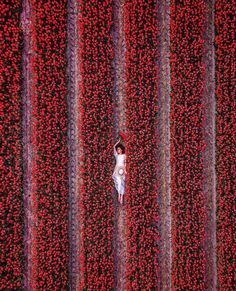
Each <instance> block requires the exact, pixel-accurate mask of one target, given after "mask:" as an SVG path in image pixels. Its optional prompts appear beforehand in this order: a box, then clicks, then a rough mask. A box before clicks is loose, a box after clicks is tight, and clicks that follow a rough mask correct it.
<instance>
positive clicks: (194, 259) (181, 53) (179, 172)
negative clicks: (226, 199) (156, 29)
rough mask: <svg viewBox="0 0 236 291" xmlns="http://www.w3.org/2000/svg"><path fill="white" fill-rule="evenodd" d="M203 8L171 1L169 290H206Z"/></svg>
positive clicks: (199, 2)
mask: <svg viewBox="0 0 236 291" xmlns="http://www.w3.org/2000/svg"><path fill="white" fill-rule="evenodd" d="M204 21H205V3H204V1H203V0H197V1H194V2H191V3H190V2H189V1H181V2H180V1H175V0H173V1H171V4H170V52H171V53H170V68H171V111H170V121H171V152H170V154H171V201H172V205H171V206H172V210H171V211H172V288H173V290H205V289H206V254H205V248H204V237H205V223H206V205H205V197H204V193H203V156H202V154H203V150H204V148H205V140H204V134H203V120H204V106H205V104H204V86H205V84H204V74H205V68H204V58H203V57H204V47H203V45H204V38H203V37H204V35H203V33H204V29H205V22H204Z"/></svg>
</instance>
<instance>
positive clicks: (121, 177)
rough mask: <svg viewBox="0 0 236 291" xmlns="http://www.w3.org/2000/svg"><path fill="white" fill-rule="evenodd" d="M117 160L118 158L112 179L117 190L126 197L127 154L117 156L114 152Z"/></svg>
mask: <svg viewBox="0 0 236 291" xmlns="http://www.w3.org/2000/svg"><path fill="white" fill-rule="evenodd" d="M114 155H115V158H116V166H115V169H114V172H113V174H112V178H113V180H114V182H115V187H116V190H117V192H118V193H119V194H122V195H124V194H125V173H124V167H125V158H126V155H125V154H121V155H119V154H117V153H116V152H114Z"/></svg>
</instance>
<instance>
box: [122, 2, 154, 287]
mask: <svg viewBox="0 0 236 291" xmlns="http://www.w3.org/2000/svg"><path fill="white" fill-rule="evenodd" d="M157 11H158V9H157V3H156V1H145V0H143V1H126V3H125V5H124V30H125V38H126V54H125V60H126V61H125V72H126V84H125V88H126V98H125V102H126V127H127V143H126V147H127V148H126V152H127V172H128V174H127V179H126V194H125V195H126V196H125V200H126V209H127V218H126V221H127V225H126V229H127V234H126V240H127V263H126V275H127V280H126V282H127V290H158V288H159V284H160V265H159V261H158V255H159V240H160V237H159V229H158V223H159V203H158V190H157V184H158V181H157V169H158V160H157V145H158V133H157V119H158V118H157V112H158V105H157V103H158V67H157V64H158V59H159V53H158V43H157V37H158V16H157Z"/></svg>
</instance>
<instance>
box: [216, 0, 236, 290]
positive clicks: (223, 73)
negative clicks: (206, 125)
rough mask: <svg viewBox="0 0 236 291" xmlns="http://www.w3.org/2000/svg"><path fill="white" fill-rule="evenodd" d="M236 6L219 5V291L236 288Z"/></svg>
mask: <svg viewBox="0 0 236 291" xmlns="http://www.w3.org/2000/svg"><path fill="white" fill-rule="evenodd" d="M234 17H235V3H234V1H226V0H224V1H220V0H217V1H216V3H215V32H216V36H215V46H216V52H215V55H216V60H215V64H216V91H215V93H216V113H217V114H216V174H217V189H216V191H217V274H218V287H219V290H233V286H235V276H236V274H235V270H236V264H235V206H234V205H235V203H233V201H235V177H236V170H235V166H234V167H233V165H234V164H235V157H236V148H235V143H236V130H235V129H236V127H235V124H236V106H235V101H234V98H235V89H234V87H235V86H233V77H234V74H235V42H234V40H233V34H234V30H235V21H234V19H233V18H234Z"/></svg>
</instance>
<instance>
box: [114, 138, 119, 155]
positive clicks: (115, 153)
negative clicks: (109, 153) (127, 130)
mask: <svg viewBox="0 0 236 291" xmlns="http://www.w3.org/2000/svg"><path fill="white" fill-rule="evenodd" d="M119 142H120V139H119V140H118V141H117V142H116V143H115V145H114V155H117V152H116V145H117V144H118V143H119Z"/></svg>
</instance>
